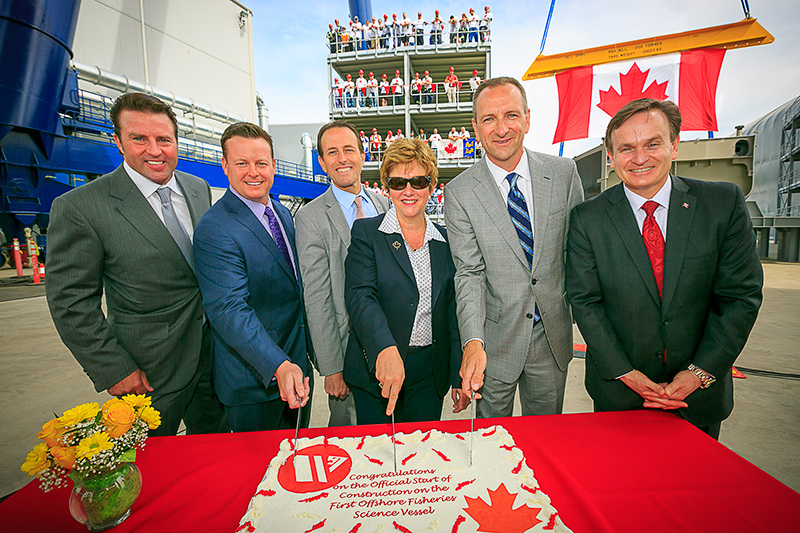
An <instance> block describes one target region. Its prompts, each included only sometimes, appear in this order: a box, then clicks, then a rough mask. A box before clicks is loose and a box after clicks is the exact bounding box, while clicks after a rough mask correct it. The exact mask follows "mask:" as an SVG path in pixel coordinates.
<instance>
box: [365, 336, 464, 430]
mask: <svg viewBox="0 0 800 533" xmlns="http://www.w3.org/2000/svg"><path fill="white" fill-rule="evenodd" d="M375 377H376V378H377V379H378V382H379V383H380V387H381V396H383V397H384V398H388V400H389V403H388V404H387V405H386V416H391V415H392V413H393V412H394V408H395V405H396V404H397V398H398V397H399V396H400V389H401V388H402V387H403V381H405V379H406V368H405V365H404V364H403V358H402V357H401V356H400V352H399V351H398V350H397V346H389V347H388V348H384V349H383V350H381V352H380V353H379V354H378V358H377V359H376V361H375ZM451 397H452V399H453V412H454V413H458V412H459V411H463V410H464V409H465V408H466V407H467V405H469V396H467V395H465V394H464V393H463V392H462V391H461V389H453V390H452V392H451Z"/></svg>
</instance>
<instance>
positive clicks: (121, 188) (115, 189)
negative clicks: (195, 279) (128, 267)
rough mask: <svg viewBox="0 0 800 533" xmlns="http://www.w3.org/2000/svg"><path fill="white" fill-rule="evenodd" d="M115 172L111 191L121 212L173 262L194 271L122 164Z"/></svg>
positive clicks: (192, 273) (188, 270)
mask: <svg viewBox="0 0 800 533" xmlns="http://www.w3.org/2000/svg"><path fill="white" fill-rule="evenodd" d="M113 176H114V181H113V183H112V185H111V187H110V194H111V196H112V198H114V199H115V201H116V207H117V210H118V211H119V212H120V214H121V215H122V216H123V217H125V219H127V220H128V222H130V224H131V225H132V226H133V227H134V228H136V230H137V231H138V232H139V233H141V234H142V236H143V237H144V238H145V239H147V240H148V241H149V242H150V243H151V244H152V245H153V246H154V247H155V248H156V249H158V250H159V251H160V252H161V253H163V254H164V255H165V256H166V257H168V258H170V260H171V261H172V262H173V263H174V264H177V265H181V268H185V269H186V271H187V273H191V275H194V272H193V271H192V268H191V267H190V266H189V263H187V262H186V258H185V257H183V254H182V253H181V249H180V248H178V244H177V243H176V242H175V239H173V238H172V235H170V233H169V230H168V229H167V227H166V226H165V225H164V223H163V222H161V219H159V218H158V215H156V213H155V211H153V207H152V206H151V205H150V202H148V201H147V199H146V198H145V197H144V196H143V195H142V193H141V192H140V191H139V189H138V188H137V187H136V185H135V184H134V183H133V181H132V180H131V179H130V177H128V174H127V173H126V172H125V170H124V169H123V168H122V167H121V166H120V167H119V168H117V170H115V171H114V173H113Z"/></svg>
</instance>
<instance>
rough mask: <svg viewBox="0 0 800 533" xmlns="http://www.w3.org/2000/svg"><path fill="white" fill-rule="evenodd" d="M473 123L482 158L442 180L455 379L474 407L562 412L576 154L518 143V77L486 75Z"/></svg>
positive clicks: (523, 111) (523, 127) (577, 193)
mask: <svg viewBox="0 0 800 533" xmlns="http://www.w3.org/2000/svg"><path fill="white" fill-rule="evenodd" d="M472 125H473V127H474V128H475V132H476V134H477V137H478V139H479V140H480V141H481V143H482V145H483V148H484V150H485V151H486V157H484V158H483V159H482V160H481V161H480V162H478V163H476V164H475V165H473V166H472V168H470V169H468V170H466V171H464V172H463V173H462V174H461V175H459V176H458V177H457V178H456V179H454V180H453V181H452V182H450V183H449V184H448V185H447V186H446V187H445V189H444V195H445V205H446V206H447V207H446V209H445V220H446V221H447V233H448V236H449V238H450V249H451V252H452V254H453V260H454V262H455V265H456V270H457V271H456V276H455V286H456V302H457V312H458V325H459V330H460V333H461V339H462V342H463V343H464V354H463V361H462V364H461V378H462V379H463V390H464V393H465V394H467V395H471V393H472V392H473V391H477V390H478V389H481V392H480V394H477V395H476V396H475V397H476V398H483V399H482V401H480V402H479V403H478V415H479V416H483V417H493V416H511V414H512V411H513V405H514V394H515V392H516V389H517V385H519V391H520V399H521V403H522V414H523V415H530V414H557V413H561V411H562V408H563V403H564V385H565V383H566V378H567V365H568V364H569V361H570V359H572V320H571V317H570V312H569V309H568V307H567V302H566V298H565V296H564V241H565V237H566V230H567V216H568V214H569V211H570V209H572V207H573V206H575V205H577V204H579V203H580V202H581V201H583V189H582V187H581V181H580V177H579V176H578V171H577V168H576V167H575V163H574V162H573V161H571V160H569V159H564V158H559V157H553V156H549V155H545V154H540V153H536V152H531V151H529V150H526V149H525V148H523V146H522V141H523V139H524V137H525V134H526V133H527V132H528V128H529V127H530V110H529V109H528V103H527V99H526V97H525V90H524V89H523V87H522V85H521V84H520V83H519V81H517V80H516V79H514V78H494V79H490V80H487V81H485V82H483V83H482V84H481V85H480V87H478V89H477V90H476V91H475V95H474V97H473V111H472Z"/></svg>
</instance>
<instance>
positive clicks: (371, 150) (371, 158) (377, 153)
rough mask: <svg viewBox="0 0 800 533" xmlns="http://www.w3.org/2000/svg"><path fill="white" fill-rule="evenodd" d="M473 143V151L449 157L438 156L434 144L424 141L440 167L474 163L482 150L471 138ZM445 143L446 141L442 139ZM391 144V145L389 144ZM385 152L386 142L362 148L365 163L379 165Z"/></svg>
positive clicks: (481, 154) (370, 144)
mask: <svg viewBox="0 0 800 533" xmlns="http://www.w3.org/2000/svg"><path fill="white" fill-rule="evenodd" d="M471 139H472V140H473V141H474V143H473V144H474V145H475V146H476V147H475V149H474V150H472V151H471V152H470V153H469V154H468V155H463V156H460V157H451V156H449V155H445V154H440V153H438V152H439V151H438V149H437V147H436V146H435V144H436V143H433V144H432V143H431V141H430V139H426V140H425V142H427V143H428V144H431V149H432V150H433V153H434V154H436V156H437V159H438V162H439V164H440V165H442V164H446V163H447V162H453V163H455V164H456V166H458V163H459V162H460V161H462V160H463V162H464V164H466V165H471V164H472V163H474V162H475V160H477V159H480V158H481V157H483V148H479V147H477V141H476V140H475V139H474V138H471ZM444 141H445V142H447V139H444ZM389 144H391V143H389ZM385 151H386V141H381V142H380V144H379V145H378V146H377V147H376V146H375V143H373V142H370V143H369V147H368V148H367V147H365V148H364V152H365V163H380V162H381V160H382V159H383V153H384V152H385Z"/></svg>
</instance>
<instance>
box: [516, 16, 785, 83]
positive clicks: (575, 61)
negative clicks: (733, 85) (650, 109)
mask: <svg viewBox="0 0 800 533" xmlns="http://www.w3.org/2000/svg"><path fill="white" fill-rule="evenodd" d="M774 40H775V38H774V37H773V36H772V35H771V34H770V33H769V32H768V31H767V30H765V29H764V27H763V26H761V24H759V23H758V22H757V21H756V19H754V18H748V19H744V20H741V21H739V22H734V23H732V24H723V25H722V26H714V27H711V28H703V29H700V30H693V31H686V32H683V33H673V34H670V35H661V36H659V37H651V38H649V39H640V40H638V41H628V42H625V43H619V44H610V45H606V46H598V47H596V48H587V49H584V50H575V51H574V52H565V53H563V54H553V55H549V56H546V55H541V54H540V55H538V56H537V57H536V59H534V60H533V63H531V66H530V67H528V70H527V71H526V72H525V74H524V75H523V76H522V79H523V80H535V79H537V78H546V77H548V76H554V75H556V74H558V73H559V72H562V71H565V70H569V69H573V68H577V67H585V66H589V65H601V64H603V63H612V62H614V61H622V60H628V59H635V58H637V57H648V56H657V55H662V54H672V53H676V52H683V51H685V50H694V49H697V48H726V49H732V48H744V47H746V46H757V45H759V44H769V43H771V42H773V41H774Z"/></svg>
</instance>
